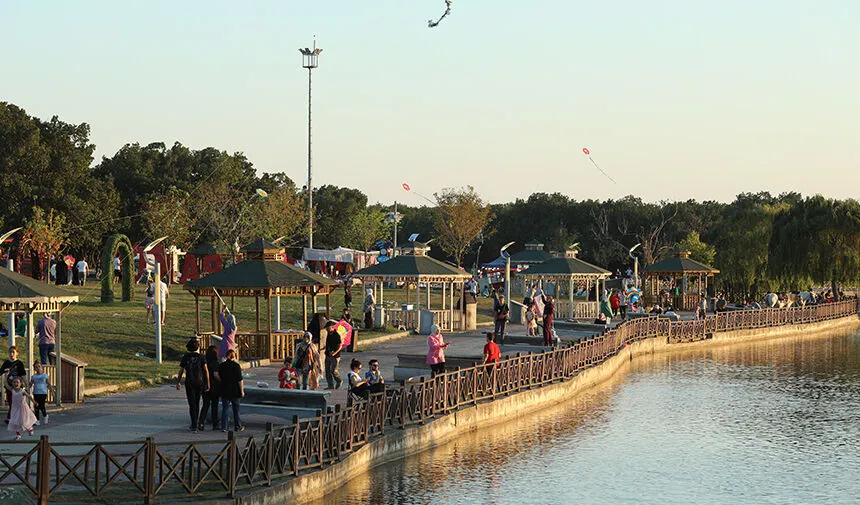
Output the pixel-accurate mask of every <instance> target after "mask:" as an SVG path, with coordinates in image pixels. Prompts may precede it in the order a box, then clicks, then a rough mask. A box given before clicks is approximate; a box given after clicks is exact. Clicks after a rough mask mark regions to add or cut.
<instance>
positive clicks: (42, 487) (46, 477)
mask: <svg viewBox="0 0 860 505" xmlns="http://www.w3.org/2000/svg"><path fill="white" fill-rule="evenodd" d="M58 366H59V364H58ZM37 458H38V459H37V465H38V473H37V474H36V478H37V481H36V489H37V495H36V498H37V499H38V502H39V505H47V503H48V498H50V496H51V445H50V444H49V443H48V436H47V435H42V436H41V437H39V453H38V455H37Z"/></svg>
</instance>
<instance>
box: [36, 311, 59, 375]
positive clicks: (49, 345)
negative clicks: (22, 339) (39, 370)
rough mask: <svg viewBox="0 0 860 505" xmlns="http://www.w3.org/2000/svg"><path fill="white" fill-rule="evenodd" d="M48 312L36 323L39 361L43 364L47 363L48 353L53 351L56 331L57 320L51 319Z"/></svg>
mask: <svg viewBox="0 0 860 505" xmlns="http://www.w3.org/2000/svg"><path fill="white" fill-rule="evenodd" d="M52 315H53V314H51V313H50V312H46V313H45V316H44V317H42V319H40V320H39V322H38V323H36V335H38V336H39V361H41V362H42V364H43V365H47V364H48V358H49V354H50V353H52V352H54V345H55V344H56V340H55V339H54V335H55V334H56V331H57V322H56V321H54V320H53V319H51V316H52Z"/></svg>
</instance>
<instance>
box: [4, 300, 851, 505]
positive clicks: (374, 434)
mask: <svg viewBox="0 0 860 505" xmlns="http://www.w3.org/2000/svg"><path fill="white" fill-rule="evenodd" d="M857 313H858V304H857V301H856V300H850V301H845V302H840V303H832V304H826V305H818V306H813V307H803V308H788V309H765V310H756V311H738V312H728V313H720V314H718V315H716V316H708V317H707V318H705V319H703V320H697V321H677V322H676V321H669V320H668V319H659V318H657V317H643V318H637V319H633V320H628V321H625V322H624V323H622V324H620V325H618V326H617V327H615V328H614V329H611V330H609V331H606V332H605V333H604V334H602V335H598V336H595V337H593V338H589V339H586V340H582V341H579V342H577V343H575V344H572V345H570V346H568V347H564V348H559V349H555V350H551V351H546V352H540V353H533V354H517V355H516V356H513V357H509V358H506V359H503V360H501V361H500V362H499V363H497V364H495V365H492V366H485V365H479V366H474V367H469V368H463V369H457V370H453V371H450V372H446V373H441V374H436V375H434V376H432V377H430V378H426V377H422V378H421V379H420V380H419V381H417V382H407V383H406V384H405V385H404V386H403V387H402V388H397V389H388V390H386V391H385V392H383V393H376V394H373V395H371V396H370V398H369V399H368V400H366V401H361V402H358V403H350V404H348V405H347V406H346V407H345V408H341V406H340V405H337V406H335V408H334V409H331V408H330V409H329V411H328V412H325V413H323V412H319V411H318V412H317V415H316V416H314V417H312V418H306V419H299V418H298V417H294V418H293V421H292V423H291V424H288V425H283V426H274V425H267V429H266V430H265V431H264V432H261V433H256V434H252V435H249V436H244V437H241V438H240V437H236V436H234V434H233V433H232V432H231V433H229V434H228V437H227V439H226V440H206V441H195V442H193V443H186V442H171V443H155V442H154V441H153V439H151V438H149V439H146V440H145V441H138V442H115V443H51V442H49V440H48V437H46V436H43V437H42V438H41V439H40V440H39V441H38V442H36V443H35V444H33V442H8V443H6V442H4V443H3V444H2V445H4V446H6V448H5V450H0V486H18V487H20V488H22V489H24V490H26V491H27V492H29V493H30V494H32V495H34V496H35V497H36V499H37V501H38V503H41V504H45V503H47V502H48V500H49V499H50V500H51V501H85V500H87V499H92V498H93V497H94V498H96V499H98V500H109V501H111V502H117V501H128V500H135V499H137V500H139V499H140V498H143V501H144V503H152V502H153V501H154V500H156V499H157V498H159V497H163V498H164V499H165V500H167V499H182V498H189V497H211V496H213V495H214V496H217V495H226V496H230V497H234V496H236V493H237V491H238V490H242V489H248V488H251V487H255V486H260V485H271V483H272V481H273V480H274V479H277V478H284V477H291V476H293V477H294V476H297V475H299V474H301V473H302V472H306V471H310V470H315V469H319V468H323V467H327V466H330V465H333V464H337V462H339V461H340V460H341V459H343V458H344V457H345V456H346V455H348V454H350V453H351V452H353V451H355V450H357V449H359V448H360V447H362V446H364V445H365V444H367V443H368V442H369V441H372V440H374V439H375V438H378V437H380V436H382V435H383V434H384V432H385V431H386V429H391V428H404V427H407V426H410V425H414V424H423V423H426V422H428V421H431V420H432V419H434V418H438V417H440V416H445V415H448V414H450V413H452V412H456V411H457V410H459V409H462V408H467V407H470V406H473V405H476V404H477V403H479V402H482V401H492V400H493V399H495V398H498V397H500V396H504V395H510V394H514V393H516V392H519V391H523V390H527V389H532V388H536V387H541V386H545V385H549V384H553V383H556V382H561V381H565V380H569V379H571V378H573V377H575V376H576V375H577V374H578V373H580V372H581V371H582V370H585V369H587V368H590V367H593V366H595V365H596V364H599V363H601V362H603V361H604V360H606V359H608V358H610V357H612V356H614V355H616V354H618V352H619V351H620V350H621V349H622V348H623V347H624V346H626V345H628V344H630V343H633V342H636V341H639V340H644V339H647V338H667V341H668V342H670V343H671V342H691V341H695V340H701V339H703V338H708V336H709V335H710V334H713V333H716V332H724V331H733V330H746V329H756V328H767V327H778V326H784V325H796V324H806V323H814V322H819V321H825V320H828V319H835V318H840V317H846V316H850V315H856V314H857Z"/></svg>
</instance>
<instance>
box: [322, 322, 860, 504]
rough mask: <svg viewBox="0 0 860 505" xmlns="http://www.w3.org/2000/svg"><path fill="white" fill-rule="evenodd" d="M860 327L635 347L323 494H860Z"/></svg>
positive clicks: (611, 498) (713, 499)
mask: <svg viewBox="0 0 860 505" xmlns="http://www.w3.org/2000/svg"><path fill="white" fill-rule="evenodd" d="M858 470H860V333H857V332H841V333H834V334H829V335H824V336H820V337H815V338H811V339H800V338H793V339H780V340H774V341H768V342H760V343H753V344H746V345H742V346H733V347H723V348H713V349H702V350H693V351H689V352H685V353H679V354H664V355H657V356H650V357H647V358H641V359H637V360H636V361H634V362H633V363H628V364H626V365H625V367H624V369H623V370H622V371H621V373H619V374H617V375H616V376H615V378H614V379H613V380H612V381H610V382H608V383H606V384H604V385H601V386H600V387H598V388H595V389H592V390H590V391H588V392H585V393H583V394H581V395H579V396H577V397H576V398H574V399H572V400H571V401H570V402H568V403H565V404H563V405H560V406H558V407H555V408H553V409H548V410H543V411H541V412H539V413H535V414H533V415H528V416H526V417H522V418H518V419H512V420H511V421H509V422H505V423H503V424H501V425H498V426H495V427H491V428H487V429H484V430H481V431H479V432H476V433H470V434H467V435H464V436H462V437H460V438H459V439H458V440H457V441H455V442H452V443H450V444H447V445H445V446H443V447H440V448H438V449H435V450H432V451H428V452H425V453H422V454H419V455H416V456H414V457H411V458H408V459H407V460H404V461H400V462H397V463H393V464H389V465H385V466H382V467H379V468H377V469H374V470H372V471H371V472H369V473H367V474H365V475H362V476H360V477H358V478H356V479H354V480H352V481H350V482H349V483H346V484H345V485H344V486H343V487H342V488H340V489H339V490H338V491H337V492H335V493H332V494H331V495H329V496H327V497H326V498H325V499H324V500H320V501H318V502H315V505H321V504H323V503H325V504H326V505H329V504H340V505H346V504H366V503H371V504H404V505H405V504H409V505H413V504H415V505H417V504H431V503H432V504H439V503H454V504H460V503H462V504H500V505H507V504H511V505H513V504H516V505H522V504H550V503H631V504H632V503H636V504H641V503H655V504H657V503H661V504H662V503H679V504H680V503H684V504H686V503H708V504H718V503H726V504H736V503H756V504H758V503H780V504H789V503H797V504H801V503H803V504H805V503H851V504H856V503H858V499H859V498H860V483H858V479H857V474H858Z"/></svg>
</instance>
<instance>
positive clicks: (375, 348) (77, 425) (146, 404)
mask: <svg viewBox="0 0 860 505" xmlns="http://www.w3.org/2000/svg"><path fill="white" fill-rule="evenodd" d="M487 330H488V329H486V328H479V330H478V331H475V332H468V333H461V334H453V335H445V340H446V342H450V343H451V346H450V347H449V348H448V350H447V351H446V353H447V354H448V355H449V356H481V355H482V353H483V346H484V343H485V342H486V339H485V336H484V335H485V332H486V331H487ZM509 332H510V333H515V334H525V331H524V329H523V328H522V327H521V326H512V327H511V328H510V330H509ZM559 333H560V334H561V335H562V337H564V333H565V332H564V330H561V329H560V330H559ZM426 352H427V337H426V336H424V335H413V336H408V337H403V338H401V339H399V340H391V341H387V342H382V343H379V344H375V345H374V344H370V345H368V346H366V347H363V348H361V349H360V350H359V351H357V352H354V353H344V354H343V358H342V359H341V364H340V373H341V377H342V379H343V381H344V385H343V386H342V387H341V388H340V389H337V390H333V391H331V397H330V401H329V404H330V405H332V404H335V403H345V402H346V396H347V390H346V374H347V372H348V370H349V362H350V361H351V360H352V359H353V358H357V359H359V360H361V362H362V364H363V368H362V372H365V371H367V363H368V361H369V360H370V359H373V358H375V359H378V360H379V362H380V368H381V371H382V373H383V376H384V377H386V378H387V379H388V380H389V382H391V383H393V377H394V366H395V365H396V364H397V355H398V354H426ZM281 366H282V365H280V364H277V365H276V364H273V365H269V366H263V367H257V368H251V369H248V370H246V371H245V384H246V385H247V386H254V385H257V383H258V382H265V383H267V384H268V386H269V387H278V380H277V375H278V371H279V370H280V368H281ZM325 385H326V384H325V379H324V378H320V387H321V388H322V387H325ZM3 410H5V409H3ZM278 414H281V415H278ZM292 414H293V413H292V412H282V410H281V409H279V408H278V407H264V406H260V407H257V406H253V405H243V406H242V410H241V416H242V422H243V424H245V425H246V426H247V429H248V430H249V431H257V430H262V429H264V428H265V425H266V423H267V422H271V423H274V424H288V423H289V422H290V419H291V417H292ZM49 415H50V422H49V424H48V425H46V426H38V427H36V430H35V433H34V435H33V437H32V440H34V441H35V440H36V439H37V437H38V436H40V435H48V436H49V437H50V440H51V441H52V442H93V441H99V442H116V441H124V440H141V439H143V438H146V437H154V438H155V439H156V440H157V441H160V442H179V441H194V440H212V439H222V438H224V437H225V434H223V433H221V432H220V431H219V432H211V431H206V432H202V433H197V434H193V433H190V432H189V431H188V425H189V424H190V419H189V413H188V405H187V403H186V400H185V390H184V387H183V389H182V390H180V391H177V389H176V386H175V385H166V384H165V385H158V386H154V387H148V388H144V389H140V390H136V391H131V392H126V393H117V394H112V395H108V396H103V397H95V398H87V400H86V403H84V404H81V405H73V406H68V407H67V408H64V409H63V410H61V411H58V410H56V409H53V410H52V409H50V408H49ZM210 429H211V426H210V425H207V430H210ZM7 433H8V435H7V436H6V437H3V436H2V435H0V440H2V439H5V440H11V439H12V438H14V433H9V432H7ZM23 440H28V436H27V435H26V434H25V435H24V439H23ZM9 450H10V449H9V446H8V445H4V444H3V443H2V441H0V452H8V451H9Z"/></svg>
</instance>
